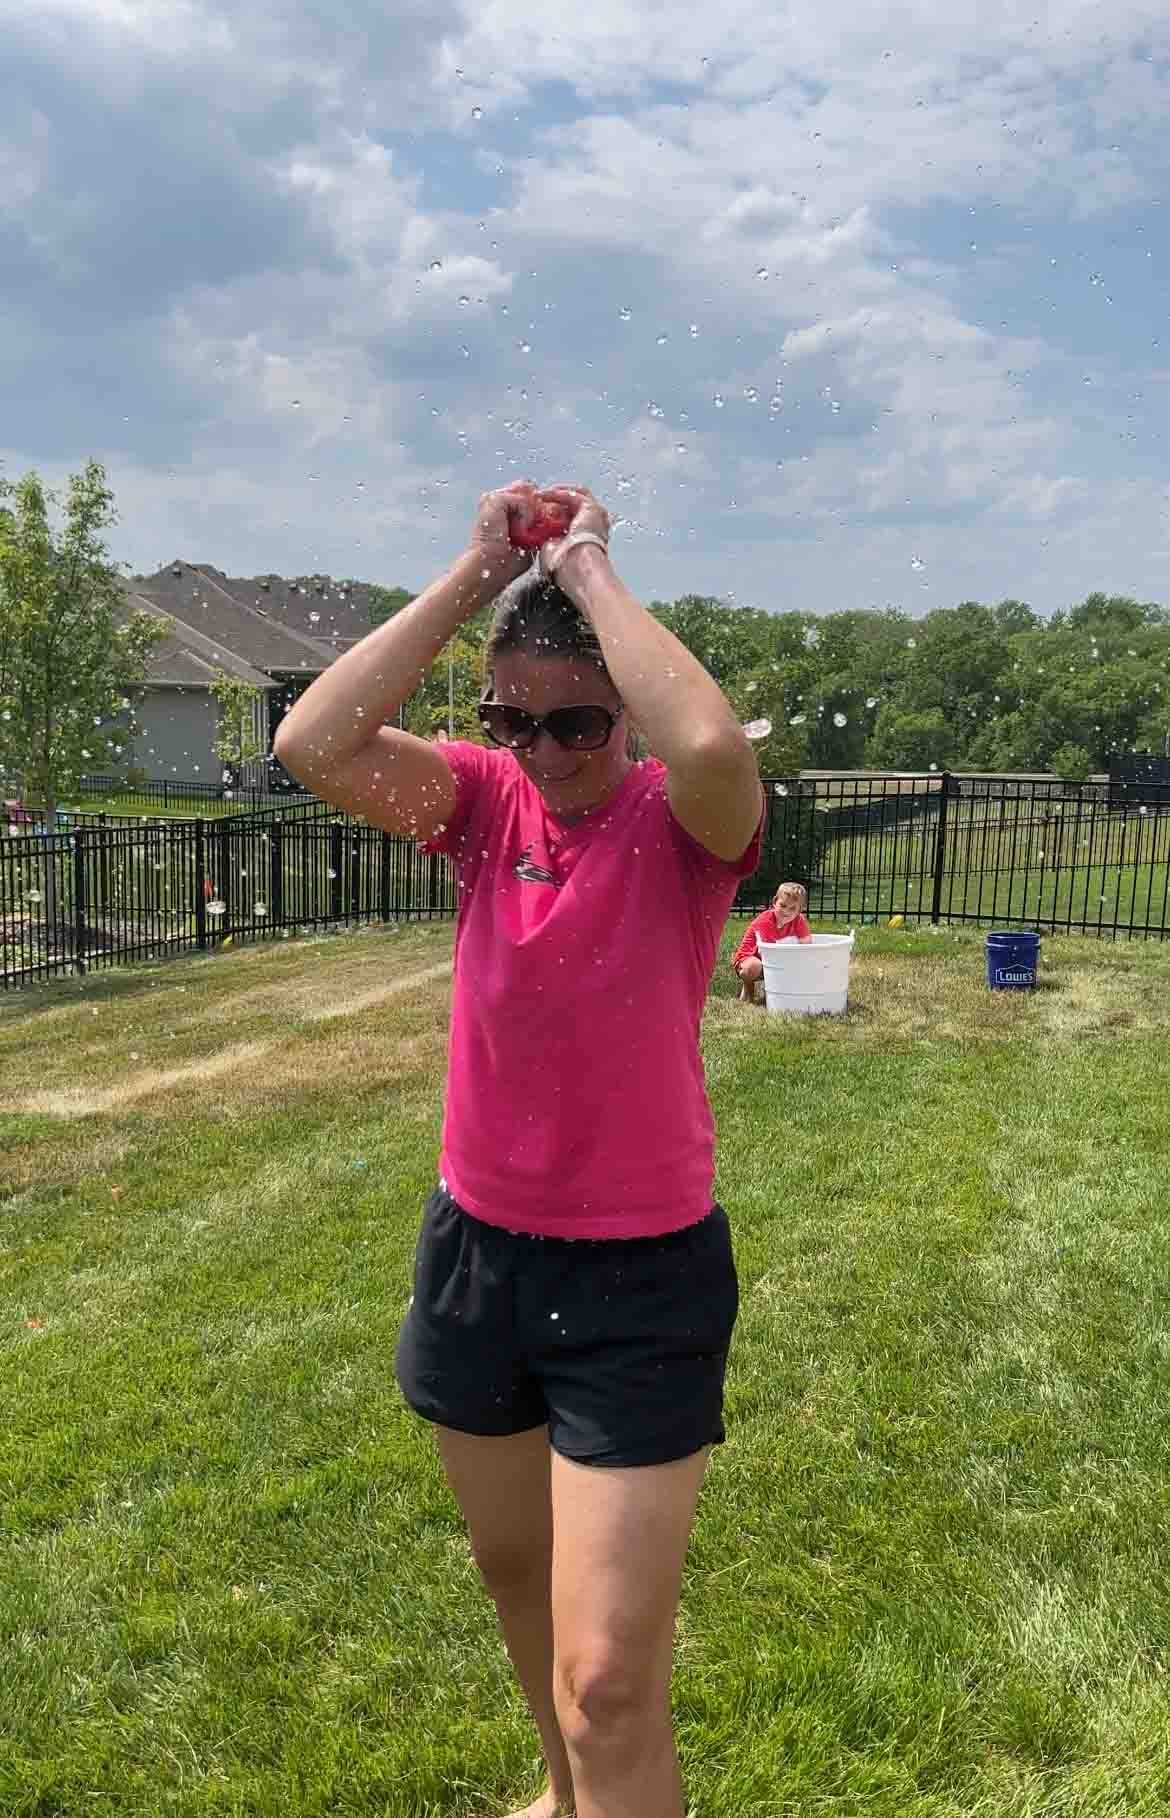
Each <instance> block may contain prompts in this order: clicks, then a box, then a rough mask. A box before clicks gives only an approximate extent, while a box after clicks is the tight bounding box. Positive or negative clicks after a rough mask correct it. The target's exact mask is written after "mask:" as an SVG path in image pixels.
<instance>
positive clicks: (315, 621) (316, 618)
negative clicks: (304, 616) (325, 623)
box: [309, 612, 321, 625]
mask: <svg viewBox="0 0 1170 1818" xmlns="http://www.w3.org/2000/svg"><path fill="white" fill-rule="evenodd" d="M320 622H321V614H320V613H319V612H311V613H310V614H309V623H310V625H319V624H320Z"/></svg>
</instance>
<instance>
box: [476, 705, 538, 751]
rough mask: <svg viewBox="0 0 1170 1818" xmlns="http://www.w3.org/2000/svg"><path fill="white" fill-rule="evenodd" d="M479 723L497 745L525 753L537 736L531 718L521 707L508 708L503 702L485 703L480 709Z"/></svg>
mask: <svg viewBox="0 0 1170 1818" xmlns="http://www.w3.org/2000/svg"><path fill="white" fill-rule="evenodd" d="M479 723H480V725H481V726H482V727H483V729H484V731H485V732H486V733H487V735H488V737H489V739H491V740H492V742H493V744H496V745H509V746H511V747H512V749H513V750H515V751H523V750H524V749H525V747H526V746H528V745H531V743H532V741H533V739H534V738H535V736H536V727H535V725H534V723H533V721H532V719H531V717H530V716H529V715H528V714H527V713H525V712H524V710H523V708H521V707H508V706H506V705H505V704H504V703H503V702H502V701H484V702H482V703H481V705H480V709H479Z"/></svg>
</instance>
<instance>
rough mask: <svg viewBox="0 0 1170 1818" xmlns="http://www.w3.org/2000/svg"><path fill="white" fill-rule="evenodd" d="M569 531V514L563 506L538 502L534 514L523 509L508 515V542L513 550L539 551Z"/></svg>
mask: <svg viewBox="0 0 1170 1818" xmlns="http://www.w3.org/2000/svg"><path fill="white" fill-rule="evenodd" d="M568 529H569V514H568V512H567V511H566V510H565V508H564V506H563V505H553V504H546V503H544V502H543V501H542V502H540V503H539V504H538V505H537V507H536V510H535V512H530V511H528V510H526V509H525V508H523V507H521V509H519V510H517V511H512V512H509V514H508V541H509V542H510V543H511V545H512V547H513V549H539V548H540V546H541V544H542V543H547V542H549V541H551V539H552V538H553V537H563V536H565V535H566V534H567V532H568Z"/></svg>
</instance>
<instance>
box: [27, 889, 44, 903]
mask: <svg viewBox="0 0 1170 1818" xmlns="http://www.w3.org/2000/svg"><path fill="white" fill-rule="evenodd" d="M24 897H25V901H26V902H28V903H39V902H40V900H41V893H40V891H39V890H26V891H25V893H24Z"/></svg>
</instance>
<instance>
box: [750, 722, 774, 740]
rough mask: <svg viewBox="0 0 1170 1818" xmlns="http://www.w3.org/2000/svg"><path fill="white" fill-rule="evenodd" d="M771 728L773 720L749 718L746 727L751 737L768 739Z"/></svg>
mask: <svg viewBox="0 0 1170 1818" xmlns="http://www.w3.org/2000/svg"><path fill="white" fill-rule="evenodd" d="M771 730H772V722H771V720H749V721H748V723H747V725H746V726H745V727H744V732H745V733H746V734H747V737H748V738H749V739H766V738H767V736H768V734H769V733H770V732H771Z"/></svg>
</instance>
